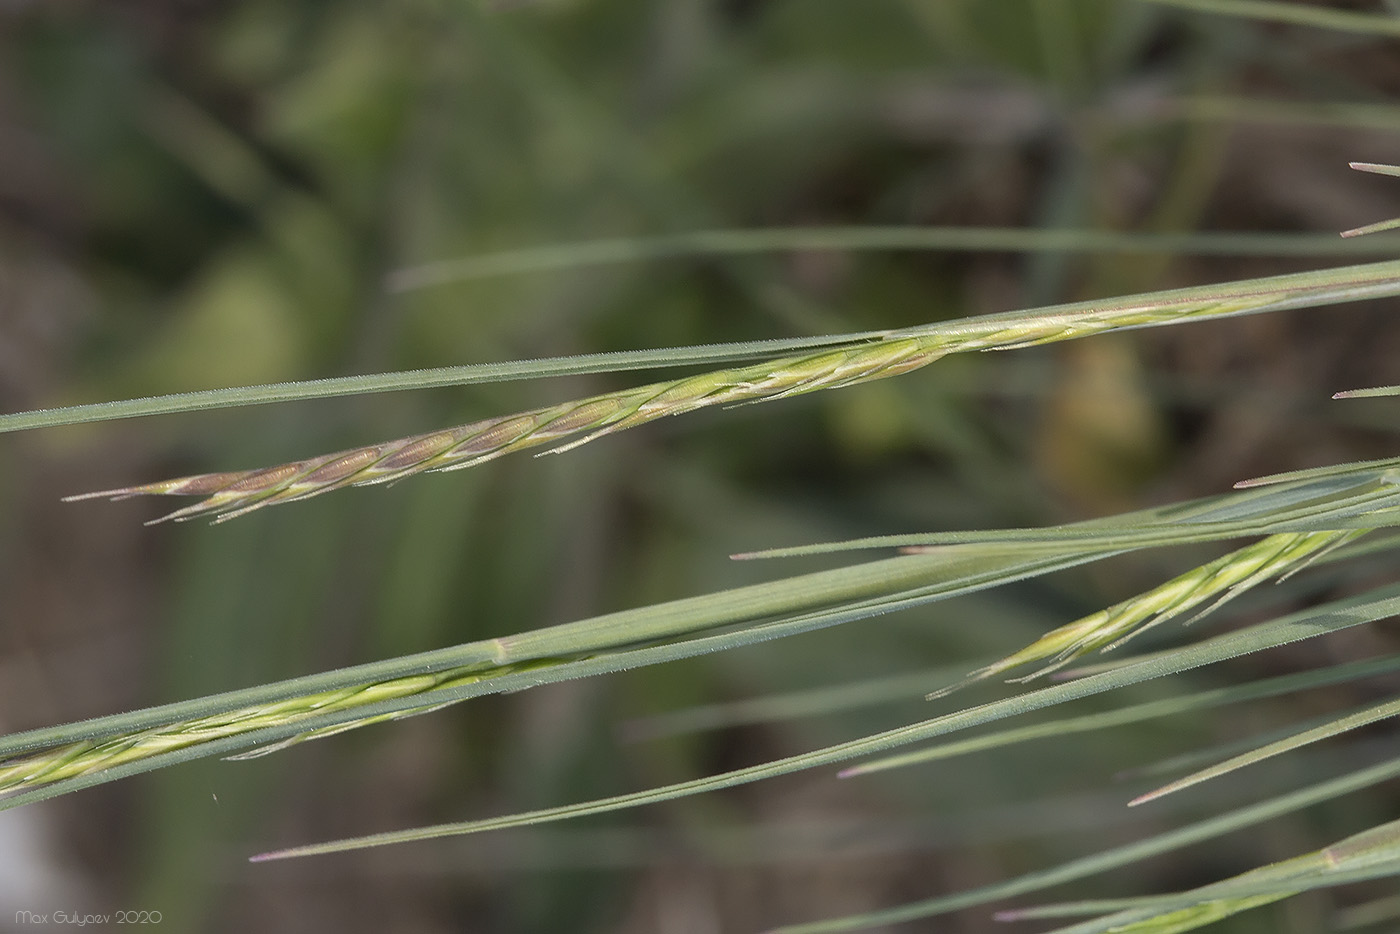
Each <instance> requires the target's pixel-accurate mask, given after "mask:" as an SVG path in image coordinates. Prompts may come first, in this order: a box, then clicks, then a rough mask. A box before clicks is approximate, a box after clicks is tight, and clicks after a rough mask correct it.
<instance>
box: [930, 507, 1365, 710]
mask: <svg viewBox="0 0 1400 934" xmlns="http://www.w3.org/2000/svg"><path fill="white" fill-rule="evenodd" d="M1364 534H1365V531H1364V530H1356V529H1351V530H1345V531H1327V532H1288V533H1282V534H1278V535H1270V536H1269V537H1268V538H1264V539H1261V540H1260V541H1258V542H1255V543H1254V544H1252V545H1247V546H1245V547H1244V548H1240V549H1238V550H1236V551H1232V552H1230V553H1229V554H1227V555H1223V556H1222V557H1220V558H1217V559H1215V560H1214V561H1211V562H1209V563H1208V564H1203V565H1201V566H1200V567H1197V568H1194V569H1192V570H1190V571H1187V572H1186V573H1185V574H1182V575H1180V576H1179V577H1175V578H1173V579H1172V580H1169V581H1167V582H1166V583H1165V584H1162V585H1161V586H1159V587H1156V588H1154V589H1152V590H1149V591H1147V592H1146V593H1143V594H1139V595H1138V596H1136V597H1133V598H1131V599H1129V600H1124V601H1123V602H1121V603H1116V604H1114V605H1113V606H1111V607H1108V608H1107V609H1103V610H1100V611H1099V612H1097V613H1093V614H1090V615H1089V616H1085V617H1083V618H1081V619H1077V620H1075V621H1074V622H1072V623H1068V624H1066V625H1064V626H1061V627H1060V628H1058V629H1055V630H1052V631H1051V632H1049V633H1046V634H1045V635H1044V636H1041V637H1040V638H1039V639H1037V640H1036V641H1035V642H1032V643H1031V644H1030V645H1028V646H1026V647H1025V648H1023V649H1021V650H1020V651H1019V652H1014V653H1012V654H1011V655H1008V656H1006V657H1005V658H1003V659H1001V660H1000V661H997V662H994V663H993V664H991V665H988V666H986V667H985V668H979V669H977V670H976V671H973V672H970V673H969V674H968V676H967V677H966V678H964V679H963V680H962V681H959V682H957V683H956V684H953V685H950V686H949V687H946V688H943V689H942V690H938V691H934V692H933V693H931V694H929V695H928V698H929V699H930V700H934V699H936V698H939V697H945V696H947V695H948V694H951V693H953V692H954V691H956V690H958V689H959V688H963V687H966V686H967V685H969V684H973V683H975V682H977V681H982V680H985V679H987V678H991V677H994V676H996V675H1000V674H1004V673H1006V672H1008V671H1010V670H1012V669H1013V668H1019V667H1020V666H1022V665H1026V664H1030V663H1032V662H1038V661H1043V660H1045V659H1050V660H1051V661H1050V663H1049V664H1048V665H1045V666H1043V667H1041V668H1039V669H1037V670H1036V671H1034V672H1032V673H1031V674H1029V675H1024V676H1022V677H1019V678H1013V679H1011V680H1012V681H1015V682H1018V683H1024V682H1027V681H1032V680H1034V679H1036V678H1040V677H1042V676H1044V675H1047V674H1049V673H1051V672H1053V671H1058V670H1059V669H1061V668H1063V667H1064V666H1065V665H1067V664H1069V663H1070V662H1071V661H1073V660H1074V659H1076V658H1078V657H1079V656H1081V655H1084V654H1087V653H1089V652H1092V651H1094V650H1095V649H1099V650H1101V651H1104V652H1108V651H1111V650H1113V649H1115V648H1117V647H1118V646H1120V645H1122V644H1123V643H1125V642H1127V641H1128V640H1129V639H1131V638H1133V637H1134V636H1137V635H1140V634H1142V633H1144V632H1146V631H1147V630H1149V629H1151V628H1152V627H1154V626H1159V625H1161V624H1162V623H1165V622H1167V621H1169V620H1172V619H1177V618H1180V617H1181V616H1182V615H1183V614H1185V613H1187V612H1190V611H1192V610H1196V613H1195V614H1194V615H1193V616H1192V617H1190V618H1189V619H1187V620H1186V623H1187V624H1190V623H1192V622H1195V621H1196V620H1197V619H1199V618H1200V617H1202V616H1204V615H1205V614H1207V613H1209V612H1211V611H1212V610H1214V609H1216V608H1217V607H1219V606H1220V605H1221V604H1222V603H1225V602H1226V601H1227V600H1230V599H1232V598H1233V597H1235V596H1238V595H1239V594H1241V593H1243V592H1244V591H1246V590H1248V589H1249V588H1251V587H1253V586H1255V585H1256V584H1258V583H1260V582H1262V581H1264V580H1267V579H1268V578H1270V577H1272V576H1275V575H1279V576H1280V579H1282V578H1284V577H1287V576H1289V575H1291V574H1294V573H1296V572H1297V571H1299V570H1302V569H1303V568H1304V567H1306V566H1307V565H1308V564H1309V563H1311V562H1312V561H1315V560H1317V559H1318V558H1320V557H1322V555H1324V554H1326V553H1327V552H1328V551H1330V550H1332V549H1333V548H1338V547H1340V546H1342V545H1344V544H1346V543H1347V542H1349V541H1351V540H1353V539H1355V538H1358V537H1359V536H1361V535H1364ZM909 550H911V551H916V550H917V549H909ZM1198 608H1200V609H1198Z"/></svg>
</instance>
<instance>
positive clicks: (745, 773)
mask: <svg viewBox="0 0 1400 934" xmlns="http://www.w3.org/2000/svg"><path fill="white" fill-rule="evenodd" d="M1397 612H1400V588H1395V587H1390V588H1384V589H1382V590H1377V591H1373V592H1371V593H1369V594H1366V595H1363V596H1361V597H1356V598H1353V599H1350V600H1343V601H1337V602H1334V603H1330V604H1326V605H1324V606H1320V607H1316V608H1313V609H1310V610H1305V611H1302V612H1300V613H1295V614H1292V615H1290V616H1286V617H1282V618H1280V619H1277V620H1274V621H1272V622H1269V623H1265V624H1261V625H1258V626H1253V627H1250V628H1248V629H1243V630H1240V631H1238V632H1233V633H1229V634H1226V635H1223V636H1218V637H1216V638H1213V639H1209V640H1206V641H1203V642H1200V643H1197V644H1195V645H1191V646H1188V647H1186V648H1183V649H1180V650H1178V651H1176V652H1174V653H1172V654H1170V655H1168V656H1164V657H1161V658H1154V659H1151V660H1148V661H1144V662H1141V663H1139V664H1136V665H1129V666H1125V667H1124V668H1121V669H1117V670H1114V671H1109V672H1104V673H1103V674H1099V675H1092V676H1090V677H1087V678H1083V679H1081V680H1078V681H1073V682H1069V683H1067V684H1058V685H1054V686H1051V687H1046V688H1041V689H1039V690H1036V691H1030V692H1027V693H1025V694H1021V695H1019V696H1016V697H1011V698H1007V699H1005V700H1001V701H995V702H992V703H988V704H983V705H981V706H979V707H975V708H971V709H968V710H962V711H958V712H956V713H952V714H947V715H945V716H942V717H936V718H933V719H931V720H925V721H921V722H919V723H915V724H911V725H909V726H905V727H899V728H897V729H893V730H888V731H885V732H883V733H878V734H875V735H873V736H867V737H864V738H861V739H856V740H852V741H850V742H846V743H839V744H837V745H834V746H829V747H826V748H825V749H820V750H817V751H814V752H810V753H804V754H801V755H796V756H790V757H788V758H785V759H779V760H776V761H773V762H768V763H764V764H761V765H756V766H751V767H749V768H744V769H738V770H735V771H732V772H726V773H723V774H720V775H713V776H709V777H706V778H700V779H694V780H691V781H687V782H680V783H677V784H673V785H667V786H664V787H661V788H654V789H649V790H646V791H640V792H633V793H630V794H623V795H617V796H614V797H610V798H602V799H598V800H595V801H589V802H584V803H581V804H572V805H564V806H562V807H554V808H545V809H542V810H538V811H530V812H526V813H522V814H515V815H510V816H506V817H500V818H492V819H488V820H480V821H465V822H461V823H452V824H442V825H438V826H434V827H424V828H417V829H411V830H403V831H393V832H389V833H383V834H375V835H372V836H368V837H357V838H352V839H347V840H338V841H333V842H330V843H322V844H314V845H311V846H305V847H297V848H293V849H289V850H283V851H278V852H276V853H270V854H263V856H262V857H260V858H263V859H271V858H284V857H291V856H311V855H316V854H323V853H333V852H340V851H343V850H351V849H362V848H365V847H372V846H381V845H384V844H388V843H405V842H410V841H415V840H426V839H432V838H434V837H445V836H455V835H459V834H465V833H478V832H481V831H485V830H500V829H504V828H506V827H521V826H527V825H530V824H539V823H546V822H549V821H555V820H563V819H568V818H574V817H584V816H588V815H592V814H601V813H606V812H609V811H617V810H622V809H625V808H630V807H636V806H639V805H643V804H654V803H659V802H662V801H669V800H674V799H676V798H682V797H687V796H689V795H693V794H699V793H702V792H706V791H718V790H720V789H722V788H731V787H734V786H736V785H742V784H748V783H750V782H754V781H759V780H761V779H765V778H771V777H775V776H778V775H786V774H790V773H792V772H797V771H802V770H805V769H810V768H815V767H819V766H825V765H834V764H837V763H840V762H844V761H846V760H849V759H852V758H856V757H859V756H865V755H873V754H876V753H881V752H885V751H887V750H889V749H894V748H897V747H899V746H905V745H909V744H911V743H918V742H923V741H926V740H930V739H933V738H935V737H938V736H943V735H946V734H948V733H952V732H956V731H957V730H962V729H967V728H969V727H973V726H980V725H981V724H984V723H991V722H994V721H996V720H1000V719H1003V718H1005V717H1009V716H1014V715H1016V714H1020V713H1026V712H1028V711H1031V710H1039V709H1042V708H1045V707H1050V706H1053V705H1055V704H1059V703H1064V702H1065V701H1070V700H1076V699H1078V698H1081V697H1088V696H1090V695H1093V694H1098V693H1102V692H1104V691H1109V690H1112V689H1114V688H1118V687H1125V686H1127V685H1129V684H1136V683H1139V682H1142V681H1147V680H1150V679H1153V678H1158V677H1162V676H1164V675H1168V674H1173V673H1176V672H1179V671H1186V670H1189V669H1192V668H1198V667H1201V666H1203V665H1208V664H1211V663H1213V662H1218V661H1224V660H1225V659H1228V658H1234V657H1237V656H1240V655H1244V654H1248V653H1251V652H1257V651H1261V650H1263V649H1266V648H1272V647H1275V646H1279V645H1284V644H1287V643H1290V642H1296V641H1299V640H1301V639H1307V638H1311V637H1313V636H1318V635H1323V634H1325V633H1329V632H1336V631H1339V630H1341V629H1346V628H1349V627H1351V626H1358V625H1363V624H1365V623H1368V622H1372V621H1374V620H1377V619H1383V618H1386V617H1388V616H1392V615H1394V614H1395V613H1397Z"/></svg>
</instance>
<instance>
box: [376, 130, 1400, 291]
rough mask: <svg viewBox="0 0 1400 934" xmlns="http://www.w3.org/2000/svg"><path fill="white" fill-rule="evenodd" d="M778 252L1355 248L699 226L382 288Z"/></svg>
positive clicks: (1268, 240)
mask: <svg viewBox="0 0 1400 934" xmlns="http://www.w3.org/2000/svg"><path fill="white" fill-rule="evenodd" d="M1378 109H1379V108H1378ZM1391 113H1392V114H1393V113H1394V111H1393V110H1392V111H1391ZM1367 247H1368V249H1367V250H1366V251H1365V252H1374V253H1378V254H1381V253H1388V252H1390V251H1389V249H1388V248H1387V247H1385V246H1383V245H1381V246H1377V245H1374V244H1368V245H1367ZM784 250H844V251H868V250H882V251H890V250H942V251H959V252H987V251H997V252H1016V253H1040V252H1045V253H1138V254H1141V253H1146V254H1158V253H1168V254H1176V255H1201V256H1323V255H1330V254H1338V253H1342V254H1345V253H1356V252H1358V250H1357V249H1355V248H1352V247H1350V246H1348V245H1347V244H1345V243H1343V242H1342V241H1339V240H1338V239H1337V238H1336V237H1335V236H1333V235H1329V234H1323V235H1317V234H1278V233H1235V232H1231V233H1184V234H1177V233H1151V232H1137V231H1116V230H1070V229H1066V230H1045V229H1034V228H1005V227H788V228H767V229H747V230H697V231H691V232H688V233H673V234H657V235H654V236H649V237H620V238H615V239H609V240H585V241H581V242H575V243H555V244H548V245H544V246H536V247H526V248H523V249H516V250H502V251H499V252H494V253H479V254H476V255H474V256H464V257H461V258H459V259H447V260H438V261H436V262H431V263H422V264H420V265H417V266H410V267H407V268H404V269H400V270H397V271H395V272H394V273H392V274H391V275H390V276H389V278H388V282H387V287H388V289H389V290H390V291H392V292H407V291H412V290H415V289H423V288H431V287H433V286H439V285H446V284H449V283H453V282H466V281H471V280H474V279H485V278H490V277H493V276H514V275H524V274H528V273H542V272H558V271H561V270H566V269H580V268H588V267H594V266H606V265H615V264H619V263H640V262H648V261H652V260H658V259H672V258H677V257H707V256H738V255H749V254H754V253H774V252H780V251H784Z"/></svg>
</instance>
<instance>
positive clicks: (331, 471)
mask: <svg viewBox="0 0 1400 934" xmlns="http://www.w3.org/2000/svg"><path fill="white" fill-rule="evenodd" d="M943 353H944V351H943V350H941V349H938V348H937V347H934V346H932V345H931V343H930V342H928V341H926V340H925V341H921V340H918V339H914V338H904V339H901V340H885V341H877V342H874V343H869V344H864V345H858V346H854V347H850V348H844V349H840V350H832V351H824V352H821V353H816V354H808V355H805V356H796V357H785V358H782V359H779V360H774V361H771V362H768V363H762V364H757V365H754V366H749V367H740V368H735V369H726V370H717V371H713V372H710V373H704V374H700V375H697V376H690V377H686V378H684V379H679V380H672V381H669V382H661V383H651V384H648V385H646V386H641V387H638V388H635V389H627V390H622V391H620V392H612V393H605V394H603V395H598V396H592V397H589V398H586V399H582V400H579V401H576V402H566V403H562V404H559V405H554V406H548V407H545V408H540V409H534V410H532V411H528V412H520V413H517V414H515V415H507V416H505V417H502V418H496V419H488V420H485V421H480V422H473V423H471V424H468V425H461V426H458V427H456V428H448V429H444V430H441V431H434V432H430V433H428V434H422V435H414V436H412V437H408V438H400V439H398V440H396V441H386V442H383V443H381V444H375V445H369V446H366V447H362V448H355V449H353V450H349V451H340V452H337V453H335V454H326V455H322V456H320V457H313V458H309V459H307V460H301V461H294V462H292V463H287V464H281V465H279V466H276V467H267V468H263V469H258V470H246V471H237V472H231V473H216V474H198V475H195V476H190V477H180V478H177V479H174V480H164V481H159V482H156V483H147V484H142V485H139V486H130V487H123V488H121V489H116V490H105V491H102V492H98V493H85V494H82V495H79V496H70V497H67V498H66V501H69V502H71V501H77V500H84V499H94V498H99V497H107V498H110V499H114V500H116V499H126V498H128V497H132V496H185V495H195V496H203V497H205V499H203V500H202V501H200V502H198V503H195V504H193V505H190V506H186V507H184V508H182V509H177V510H176V511H174V512H172V513H169V514H168V515H165V516H162V517H161V518H159V519H156V520H153V521H154V522H164V521H166V520H175V521H183V520H187V519H192V518H195V517H198V516H214V517H215V521H216V522H218V521H223V520H226V519H232V518H234V517H235V516H241V515H244V514H245V513H248V512H251V511H253V510H255V509H260V508H262V507H264V506H270V505H273V504H276V503H289V502H293V501H295V500H301V499H308V498H310V497H312V496H319V495H320V494H322V493H327V492H329V491H331V490H337V489H340V488H341V487H347V486H368V485H371V484H376V483H388V482H390V481H392V480H397V479H399V478H401V477H406V476H409V475H411V474H417V473H426V472H434V471H443V470H460V469H462V468H464V467H472V466H475V465H476V464H480V463H483V462H485V461H488V460H491V459H493V458H496V457H500V456H501V455H502V454H507V453H510V452H511V451H517V450H521V449H523V448H530V447H539V446H544V445H551V444H552V445H556V447H555V448H554V449H553V451H564V450H568V449H570V448H573V447H577V446H578V445H581V444H585V443H587V442H589V441H592V440H594V439H595V438H599V437H602V436H603V435H606V434H611V433H612V432H615V431H622V430H623V429H626V428H632V427H634V426H636V425H642V424H645V423H646V422H650V421H654V420H656V419H658V418H663V417H665V416H668V415H679V414H681V413H683V412H690V411H694V410H695V409H700V408H706V407H708V406H714V405H733V404H736V403H742V402H759V401H764V400H767V399H779V398H784V397H786V396H792V395H798V394H800V393H806V392H813V391H815V390H818V389H831V388H835V387H840V386H849V385H852V384H854V383H859V382H867V381H869V380H874V379H881V378H884V377H887V376H895V375H898V374H900V373H907V372H909V371H910V370H913V369H917V368H919V367H921V366H924V365H926V364H928V363H931V362H932V361H934V360H936V359H937V358H938V357H940V356H942V355H943ZM545 453H552V451H547V452H545Z"/></svg>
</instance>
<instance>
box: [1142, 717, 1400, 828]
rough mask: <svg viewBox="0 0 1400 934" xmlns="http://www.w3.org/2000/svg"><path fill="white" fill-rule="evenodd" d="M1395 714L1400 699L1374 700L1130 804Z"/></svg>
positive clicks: (1179, 780) (1146, 795) (1165, 786)
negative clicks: (1365, 706) (1341, 715)
mask: <svg viewBox="0 0 1400 934" xmlns="http://www.w3.org/2000/svg"><path fill="white" fill-rule="evenodd" d="M1396 714H1400V699H1397V700H1390V701H1386V702H1385V703H1383V704H1375V705H1373V706H1371V707H1367V708H1365V709H1363V710H1358V711H1356V712H1354V713H1350V714H1348V715H1346V716H1345V717H1338V718H1337V719H1335V720H1332V721H1330V722H1328V723H1325V724H1323V725H1321V726H1317V727H1314V728H1312V729H1310V730H1304V731H1302V732H1301V733H1296V734H1294V735H1293V736H1289V737H1287V738H1285V739H1281V740H1278V741H1277V742H1273V743H1269V744H1267V745H1265V746H1261V747H1259V748H1258V749H1254V750H1251V751H1249V752H1247V753H1243V754H1241V755H1238V756H1234V757H1232V758H1230V759H1226V760H1225V761H1224V762H1221V763H1219V764H1218V765H1214V766H1211V767H1210V768H1208V769H1202V770H1200V771H1199V772H1195V773H1193V774H1191V775H1187V776H1186V777H1184V778H1181V779H1178V780H1177V781H1174V782H1171V783H1169V784H1166V785H1163V786H1162V787H1161V788H1158V789H1156V790H1154V791H1150V792H1148V793H1147V794H1145V795H1139V796H1138V797H1136V798H1134V799H1133V800H1132V801H1129V802H1128V806H1129V807H1133V806H1136V805H1139V804H1145V803H1146V802H1148V801H1155V800H1156V799H1158V798H1161V797H1164V796H1165V795H1169V794H1172V793H1173V792H1177V791H1181V790H1182V789H1184V788H1190V787H1191V786H1192V785H1199V784H1200V783H1201V782H1204V781H1209V780H1210V779H1212V778H1219V777H1220V776H1221V775H1226V774H1228V773H1230V772H1233V771H1235V770H1236V769H1242V768H1244V767H1245V766H1248V765H1253V764H1254V763H1256V762H1262V761H1263V760H1265V759H1269V758H1272V757H1274V756H1278V755H1282V754H1283V753H1285V752H1291V751H1293V750H1294V749H1298V748H1300V747H1302V746H1306V745H1308V744H1309V743H1316V742H1320V741H1321V740H1324V739H1331V738H1332V737H1334V736H1340V735H1341V734H1343V733H1346V732H1348V731H1350V730H1356V729H1360V728H1361V727H1363V726H1367V725H1368V724H1372V723H1375V722H1377V721H1379V720H1385V719H1388V718H1390V717H1393V716H1395V715H1396Z"/></svg>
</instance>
